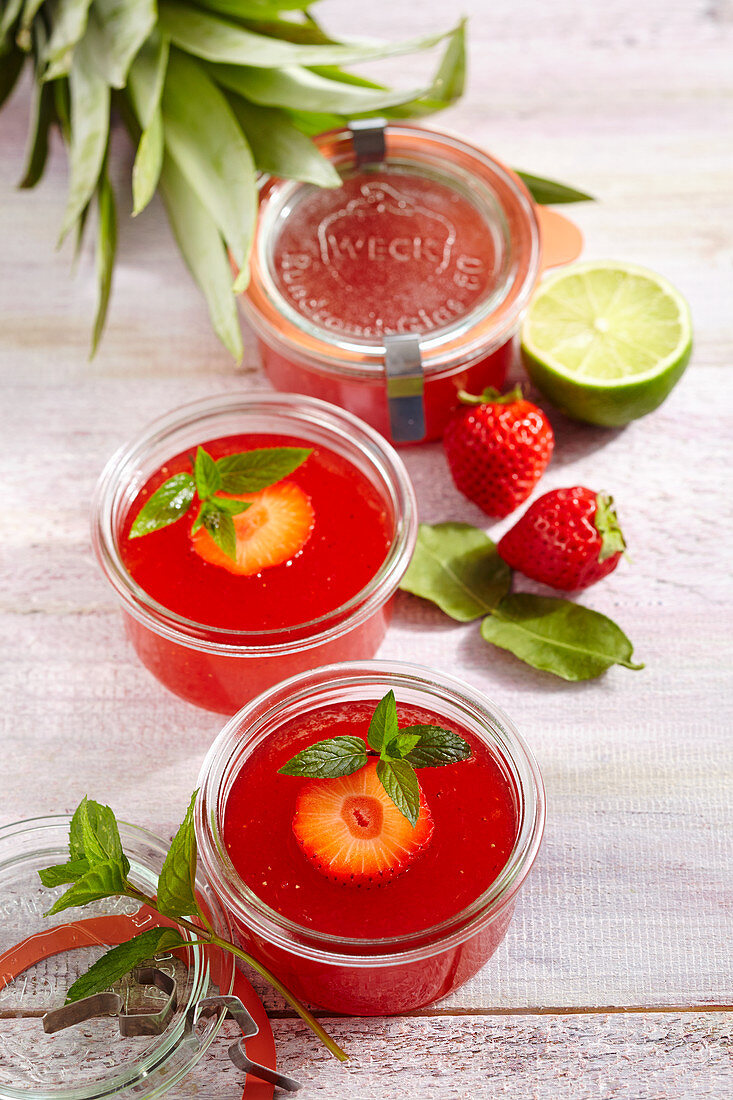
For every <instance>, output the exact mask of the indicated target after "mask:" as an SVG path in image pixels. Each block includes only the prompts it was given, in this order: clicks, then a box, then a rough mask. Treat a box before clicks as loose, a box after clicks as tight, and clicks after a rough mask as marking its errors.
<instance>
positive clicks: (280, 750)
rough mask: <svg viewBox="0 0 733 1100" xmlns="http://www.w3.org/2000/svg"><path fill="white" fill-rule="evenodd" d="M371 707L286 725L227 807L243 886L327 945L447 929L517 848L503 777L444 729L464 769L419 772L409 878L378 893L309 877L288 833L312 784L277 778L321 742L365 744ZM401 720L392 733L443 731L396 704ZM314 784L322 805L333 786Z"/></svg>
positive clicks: (327, 711) (483, 755) (317, 714)
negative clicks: (418, 831)
mask: <svg viewBox="0 0 733 1100" xmlns="http://www.w3.org/2000/svg"><path fill="white" fill-rule="evenodd" d="M376 703H377V700H376V699H375V700H374V701H373V702H361V703H355V702H352V703H344V704H332V705H331V706H329V707H324V708H322V709H319V710H317V711H311V712H310V713H306V714H304V715H302V716H299V717H297V718H294V719H291V720H290V721H289V722H287V723H285V724H284V725H283V726H282V727H281V728H280V729H278V730H277V731H276V732H275V733H274V734H273V735H272V736H271V737H270V738H269V739H268V740H267V741H265V742H264V743H263V744H262V745H260V746H258V748H257V749H256V750H255V752H253V753H252V755H251V756H250V757H249V758H248V759H247V761H246V762H245V763H244V764H243V766H242V769H241V771H240V772H239V774H238V775H237V776H236V778H235V779H234V781H233V783H232V786H231V789H230V791H229V795H228V797H227V802H226V811H225V816H224V843H225V845H226V850H227V853H228V855H229V858H230V859H231V861H232V863H233V865H234V867H235V869H236V871H237V872H238V874H239V875H240V876H241V878H242V880H243V881H244V882H245V883H246V884H247V885H248V886H249V887H250V889H251V890H253V891H254V893H255V894H257V896H258V897H260V898H261V899H262V901H264V902H265V903H266V904H267V905H269V906H271V907H272V908H273V909H276V910H277V911H278V912H279V913H281V914H282V915H283V916H284V917H287V918H289V919H290V920H293V921H296V922H298V923H299V924H302V925H305V926H307V927H310V928H313V929H315V930H316V931H318V932H323V933H327V934H329V935H334V936H351V937H370V938H381V937H384V936H401V935H406V934H408V933H415V932H420V931H422V930H424V929H425V928H430V927H431V926H432V925H435V924H439V923H440V922H441V921H443V920H447V919H448V918H449V917H451V916H453V914H454V913H455V912H456V911H457V910H460V909H463V908H464V907H465V906H467V905H469V904H470V903H471V902H473V901H475V900H476V898H477V897H478V896H479V895H480V894H482V893H483V891H484V890H486V888H487V887H488V886H490V885H491V883H492V882H493V881H494V879H495V878H496V877H497V875H498V874H499V872H500V871H501V869H502V867H503V866H504V864H505V863H506V861H507V859H508V858H509V853H510V852H511V850H512V847H513V845H514V841H515V839H516V814H515V807H514V798H513V792H512V789H511V785H510V782H509V779H508V777H507V776H506V774H504V773H503V772H502V770H501V768H500V767H499V765H498V763H497V761H496V758H495V757H494V756H493V755H492V754H491V753H490V751H489V749H488V748H487V746H486V745H485V744H483V743H482V742H481V741H480V740H479V739H478V738H475V737H472V736H471V734H470V733H469V732H468V731H467V730H466V729H464V728H462V727H460V726H458V725H456V724H455V723H451V725H450V728H451V729H452V731H453V732H454V733H457V734H458V735H459V736H461V737H463V738H464V740H466V741H468V743H469V744H470V746H471V757H470V758H469V759H468V760H466V761H462V762H460V763H457V764H449V765H446V766H444V767H436V768H420V769H419V771H418V773H417V775H418V781H419V783H420V787H421V788H422V791H423V794H424V796H425V799H426V802H427V805H428V807H429V812H430V816H431V818H432V822H433V831H432V835H431V837H430V839H429V841H428V842H427V843H426V844H425V848H424V850H423V851H419V852H418V853H417V855H416V856H415V858H414V859H413V860H412V861H411V863H410V864H409V865H408V867H407V869H406V870H404V871H403V872H402V873H401V874H399V875H397V876H396V877H394V878H393V879H391V880H389V881H387V882H385V883H384V884H380V885H356V886H355V885H352V884H350V883H347V884H345V885H344V884H342V883H340V882H337V881H333V880H332V879H330V878H329V877H327V876H326V875H325V874H323V873H322V872H321V871H319V870H317V869H316V867H315V866H314V865H313V863H312V862H311V861H310V860H309V859H308V858H307V857H306V855H305V854H304V853H303V851H302V850H301V848H300V846H299V845H298V843H297V842H296V839H295V836H294V833H293V828H292V822H293V817H294V814H295V806H296V799H297V796H298V792H299V790H300V789H301V788H302V787H303V785H304V784H307V783H311V782H312V781H311V780H308V779H302V778H297V777H294V776H289V775H279V774H278V769H279V768H281V767H282V765H283V764H285V762H286V761H287V760H289V759H290V758H291V757H292V756H294V755H295V753H297V752H301V751H302V750H303V749H305V748H307V747H308V746H310V745H312V744H313V743H314V742H316V741H319V740H322V739H323V738H332V737H360V738H362V739H364V740H366V737H367V730H368V728H369V720H370V718H371V716H372V714H373V713H374V708H375V706H376ZM397 714H398V718H399V723H400V726H410V725H417V724H423V725H434V726H443V727H444V728H446V725H445V723H444V722H443V721H442V720H441V718H440V715H437V714H435V713H432V712H430V711H427V710H425V709H423V708H419V707H414V706H405V705H404V704H398V707H397ZM316 782H317V783H319V784H321V785H323V786H324V790H325V791H326V793H327V792H328V789H329V787H328V785H330V786H331V787H333V785H334V783H335V782H338V781H334V780H330V779H321V780H317V781H316Z"/></svg>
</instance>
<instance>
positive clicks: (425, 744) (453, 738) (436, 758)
mask: <svg viewBox="0 0 733 1100" xmlns="http://www.w3.org/2000/svg"><path fill="white" fill-rule="evenodd" d="M401 734H402V735H405V734H407V735H410V734H414V736H415V738H416V744H415V747H414V748H413V749H411V750H410V752H408V753H406V754H405V759H406V760H407V762H408V763H409V764H412V766H413V768H440V767H442V766H443V765H444V764H458V763H460V761H461V760H468V759H469V757H470V755H471V746H470V745H469V744H468V742H467V741H464V740H463V738H462V737H459V736H458V734H457V733H453V731H452V730H446V729H443V728H442V726H405V727H404V729H403V730H402V731H401Z"/></svg>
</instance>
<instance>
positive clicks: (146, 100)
mask: <svg viewBox="0 0 733 1100" xmlns="http://www.w3.org/2000/svg"><path fill="white" fill-rule="evenodd" d="M167 67H168V40H167V39H165V38H162V37H161V36H160V35H159V34H157V33H156V34H154V35H151V36H150V38H149V39H148V40H147V41H146V42H145V44H144V45H143V47H142V49H141V50H140V52H139V53H138V55H137V57H136V58H135V60H134V61H133V63H132V67H131V68H130V75H129V79H128V87H129V89H130V97H131V99H132V104H133V109H134V111H135V115H136V116H137V119H138V121H139V123H140V127H141V129H142V134H141V136H140V141H139V143H138V147H137V153H136V155H135V163H134V164H133V167H132V201H133V211H132V212H133V215H137V214H139V213H140V212H141V211H142V210H144V209H145V207H146V206H147V205H148V203H149V202H150V200H151V199H152V197H153V195H154V194H155V190H156V188H157V186H158V181H159V179H160V172H161V169H162V167H163V151H164V139H163V112H162V108H161V103H160V101H161V97H162V95H163V84H164V81H165V75H166V70H167Z"/></svg>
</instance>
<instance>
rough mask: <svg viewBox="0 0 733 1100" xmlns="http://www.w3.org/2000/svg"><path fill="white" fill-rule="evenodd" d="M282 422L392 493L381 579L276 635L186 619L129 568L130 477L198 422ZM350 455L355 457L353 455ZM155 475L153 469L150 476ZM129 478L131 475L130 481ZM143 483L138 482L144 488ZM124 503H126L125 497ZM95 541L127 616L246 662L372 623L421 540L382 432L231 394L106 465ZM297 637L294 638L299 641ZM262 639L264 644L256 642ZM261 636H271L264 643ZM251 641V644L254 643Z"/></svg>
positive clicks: (324, 412) (161, 428) (272, 396)
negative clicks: (119, 524)
mask: <svg viewBox="0 0 733 1100" xmlns="http://www.w3.org/2000/svg"><path fill="white" fill-rule="evenodd" d="M238 412H239V413H243V414H247V415H257V414H258V413H260V414H262V415H266V416H270V417H275V418H277V417H278V416H279V417H282V419H283V431H285V430H287V432H288V433H289V434H298V429H299V430H300V431H301V432H302V434H303V435H304V436H305V437H306V438H307V437H308V431H309V430H310V431H311V432H313V431H314V429H315V430H316V431H317V432H320V433H322V434H323V435H324V436H326V437H327V440H328V442H327V444H326V445H330V446H333V447H334V448H335V447H336V446H337V445H339V444H340V445H341V446H342V447H343V446H345V445H347V444H348V446H349V447H351V448H353V447H354V445H356V447H357V448H358V449H359V456H360V457H361V458H365V459H367V460H368V462H369V466H370V468H371V469H372V470H373V471H374V472H375V473H376V474H377V475H378V477H379V480H380V486H381V488H382V489H384V490H386V492H387V493H388V495H389V498H390V504H391V506H392V508H393V511H394V528H395V532H394V538H393V540H392V543H391V545H390V547H389V550H388V552H387V556H386V558H385V560H384V561H383V563H382V565H381V566H380V568H379V569H378V570H377V572H376V573H375V575H374V576H373V577H372V579H371V580H370V581H369V583H368V584H367V585H365V586H364V588H362V589H361V590H360V591H359V592H357V593H356V594H355V595H354V596H352V597H351V599H349V600H347V601H346V602H345V603H343V604H341V605H340V606H339V607H336V608H334V609H333V610H331V611H328V612H326V613H325V614H323V615H320V616H318V617H317V618H315V619H311V620H309V621H307V622H305V623H296V624H293V625H292V626H288V627H278V628H276V629H272V630H234V629H231V628H224V627H214V626H210V625H208V624H206V623H199V622H196V621H195V620H193V619H187V618H186V617H185V616H183V615H178V614H177V613H176V612H174V611H171V610H169V609H168V608H166V607H165V606H164V605H163V604H161V603H159V602H158V601H157V600H155V599H154V598H153V597H152V596H150V595H149V594H148V593H147V592H146V591H145V589H144V588H142V587H141V586H140V585H139V584H137V582H136V581H135V580H134V578H133V577H132V576H131V575H130V573H129V572H128V571H127V569H126V568H125V565H124V563H123V561H122V557H121V554H120V551H119V547H118V538H117V532H116V530H115V521H116V519H117V509H118V508H119V507H120V506H121V505H122V504H125V505H127V504H129V503H130V499H129V494H128V497H125V494H126V493H128V490H129V487H130V484H131V476H132V474H134V472H135V470H136V468H137V466H136V464H137V463H139V462H140V461H142V460H143V459H144V456H145V455H146V454H147V453H149V452H150V451H151V449H152V448H153V447H154V446H158V445H159V444H161V443H162V442H164V441H165V439H167V438H169V437H171V436H173V435H174V434H175V433H176V432H178V431H180V430H182V429H185V428H187V427H194V426H195V425H196V424H197V423H199V422H204V421H207V420H211V421H214V420H215V419H217V418H219V417H221V418H223V417H226V416H231V415H233V414H236V413H238ZM346 457H347V458H348V456H346ZM151 472H152V471H151ZM125 475H128V477H127V479H126V478H125ZM141 484H142V481H140V482H139V484H138V486H137V487H139V486H140V485H141ZM123 498H125V499H123ZM91 531H92V544H93V547H94V552H95V554H96V557H97V560H98V562H99V564H100V566H101V568H102V571H103V572H104V574H105V576H106V577H107V579H108V581H109V582H110V583H111V584H112V587H113V588H114V589H115V592H116V593H117V596H118V597H119V598H120V600H121V601H122V604H123V607H124V609H125V611H127V612H128V613H129V614H130V615H132V616H133V617H134V618H135V619H137V620H138V621H139V622H141V623H142V624H143V625H144V626H146V627H147V628H148V629H150V630H153V631H154V632H155V633H156V634H158V635H160V636H162V637H164V638H166V639H168V640H169V641H173V642H177V643H179V644H183V645H186V646H187V647H189V648H192V649H196V650H199V651H202V652H207V653H217V654H222V655H229V656H231V655H243V656H247V657H252V658H255V657H264V656H277V655H278V654H280V653H293V652H299V651H301V650H307V649H311V648H313V647H316V646H320V645H322V644H324V643H325V642H329V641H332V640H335V639H337V638H338V637H340V636H341V635H342V634H345V633H348V632H350V631H351V630H353V629H354V628H355V627H356V626H358V625H359V624H360V623H362V622H363V621H365V620H366V619H368V618H369V616H370V615H372V614H373V613H374V611H375V610H377V609H378V608H379V607H381V606H382V605H383V604H384V603H385V602H386V600H387V599H388V598H389V597H390V596H391V595H392V593H393V592H394V591H395V589H396V588H397V585H398V584H399V582H400V579H401V577H402V575H403V574H404V572H405V570H406V569H407V566H408V564H409V561H410V558H411V556H412V551H413V549H414V546H415V539H416V537H417V501H416V498H415V492H414V489H413V487H412V482H411V480H410V477H409V474H408V473H407V469H406V467H405V465H404V463H403V461H402V459H401V458H400V457H399V455H398V454H397V452H396V451H395V450H394V448H393V447H392V446H391V445H390V444H389V443H388V442H387V440H385V439H384V437H383V436H381V435H380V434H379V433H378V432H377V431H375V430H374V429H373V428H371V427H370V426H369V425H368V424H365V423H364V421H362V420H360V419H359V418H358V417H356V416H354V415H353V414H352V413H349V412H347V411H346V410H344V409H341V408H338V407H337V406H336V405H331V404H329V403H328V402H326V401H321V400H320V399H319V398H315V397H306V396H304V395H302V394H289V393H270V392H269V391H257V392H255V393H251V394H247V393H234V394H224V395H221V396H217V397H209V398H203V399H199V400H196V401H191V402H188V403H187V404H185V405H182V406H179V407H178V408H176V409H174V410H172V411H171V412H169V413H167V414H165V415H164V416H161V417H158V418H157V419H155V420H154V421H152V422H151V423H149V424H148V425H147V426H146V427H145V428H144V429H143V430H142V431H141V432H140V433H138V435H136V436H135V437H133V439H131V440H130V441H128V442H127V443H125V444H123V445H122V446H121V447H120V448H118V450H117V451H115V453H114V454H113V455H112V457H111V458H110V459H109V461H108V462H107V464H106V466H105V468H104V470H103V471H102V474H101V476H100V478H99V481H98V482H97V486H96V489H95V493H94V497H93V500H92V508H91ZM293 635H295V636H294V637H293ZM254 639H259V641H254ZM262 639H265V640H264V641H262ZM250 640H251V641H250Z"/></svg>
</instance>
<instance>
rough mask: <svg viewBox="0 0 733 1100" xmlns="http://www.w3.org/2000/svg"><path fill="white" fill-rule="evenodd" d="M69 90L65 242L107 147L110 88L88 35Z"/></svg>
mask: <svg viewBox="0 0 733 1100" xmlns="http://www.w3.org/2000/svg"><path fill="white" fill-rule="evenodd" d="M69 89H70V92H71V141H70V145H69V170H70V184H69V198H68V201H67V204H66V212H65V213H64V220H63V223H62V226H61V235H60V240H59V243H61V241H63V239H64V237H65V236H66V234H67V233H68V231H69V230H70V229H71V227H72V226H73V225H74V224H75V222H76V219H77V218H78V217H79V215H80V214H81V212H82V210H83V209H84V207H85V206H86V204H87V203H88V202H89V199H90V198H91V197H92V195H93V193H94V191H95V189H96V187H97V181H98V180H99V175H100V172H101V170H102V164H103V163H104V156H105V151H106V149H107V137H108V133H109V88H108V87H107V84H106V83H105V81H104V80H103V79H102V77H101V76H100V75H99V73H98V72H97V69H96V67H95V64H94V58H93V56H92V54H91V53H90V46H89V42H88V39H87V38H86V37H84V38H83V39H82V40H81V42H80V43H79V45H78V46H77V47H76V49H75V50H74V63H73V65H72V67H71V71H70V73H69Z"/></svg>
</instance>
